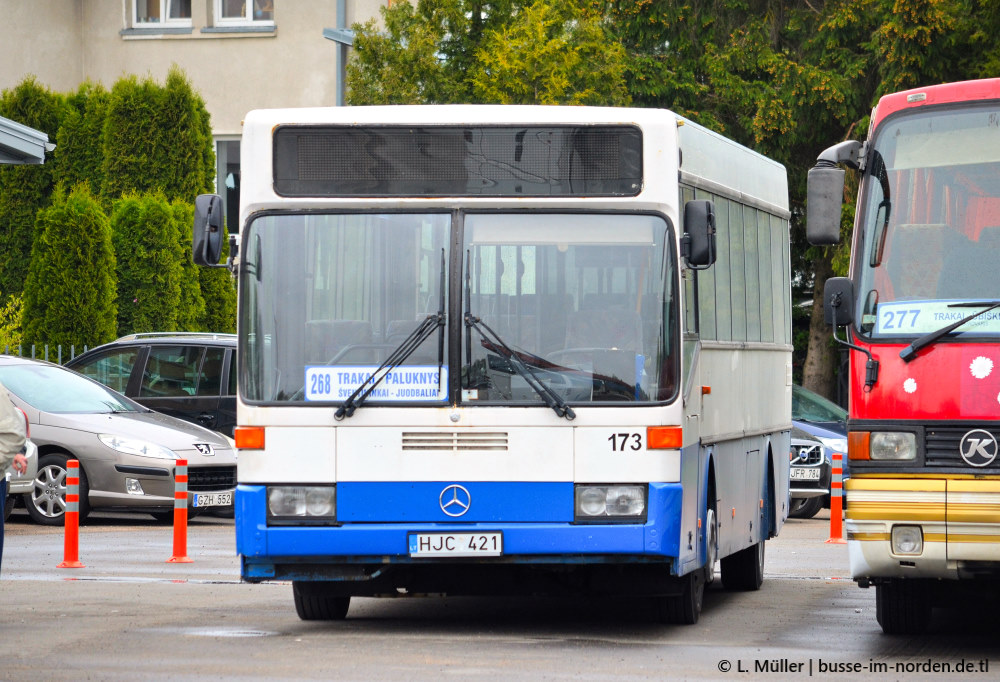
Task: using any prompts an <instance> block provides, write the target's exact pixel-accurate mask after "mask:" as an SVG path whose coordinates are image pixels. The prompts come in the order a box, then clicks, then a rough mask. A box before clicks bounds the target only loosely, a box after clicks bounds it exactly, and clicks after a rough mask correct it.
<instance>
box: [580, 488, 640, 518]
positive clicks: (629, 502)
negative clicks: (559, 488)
mask: <svg viewBox="0 0 1000 682" xmlns="http://www.w3.org/2000/svg"><path fill="white" fill-rule="evenodd" d="M575 492H576V494H575V498H576V503H575V513H574V520H575V521H576V522H578V523H579V522H591V523H594V522H600V523H606V522H609V521H617V522H627V523H644V522H645V520H646V486H645V485H577V486H576V487H575Z"/></svg>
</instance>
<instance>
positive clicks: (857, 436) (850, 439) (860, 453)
mask: <svg viewBox="0 0 1000 682" xmlns="http://www.w3.org/2000/svg"><path fill="white" fill-rule="evenodd" d="M870 437H871V433H869V432H868V431H851V432H850V433H848V434H847V459H871V451H870V450H869V449H868V441H869V439H870Z"/></svg>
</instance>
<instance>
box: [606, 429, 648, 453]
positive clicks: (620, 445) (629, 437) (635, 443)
mask: <svg viewBox="0 0 1000 682" xmlns="http://www.w3.org/2000/svg"><path fill="white" fill-rule="evenodd" d="M608 442H609V443H611V450H612V451H614V452H624V451H625V450H626V449H628V450H642V434H639V433H612V434H611V435H610V436H608Z"/></svg>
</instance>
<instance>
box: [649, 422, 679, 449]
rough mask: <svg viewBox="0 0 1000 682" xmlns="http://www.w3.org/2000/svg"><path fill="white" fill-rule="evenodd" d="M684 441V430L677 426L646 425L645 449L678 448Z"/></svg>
mask: <svg viewBox="0 0 1000 682" xmlns="http://www.w3.org/2000/svg"><path fill="white" fill-rule="evenodd" d="M683 441H684V432H683V430H682V429H681V427H679V426H647V427H646V449H647V450H679V449H680V447H681V445H682V443H683Z"/></svg>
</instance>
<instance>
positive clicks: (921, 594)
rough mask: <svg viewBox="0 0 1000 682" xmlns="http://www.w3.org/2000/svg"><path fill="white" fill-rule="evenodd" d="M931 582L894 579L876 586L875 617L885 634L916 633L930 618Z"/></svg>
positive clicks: (922, 629) (923, 628)
mask: <svg viewBox="0 0 1000 682" xmlns="http://www.w3.org/2000/svg"><path fill="white" fill-rule="evenodd" d="M929 590H930V585H929V584H928V583H927V581H924V580H907V579H905V578H893V579H890V580H888V581H886V582H884V583H880V584H878V585H876V586H875V619H876V620H877V621H878V624H879V625H881V626H882V632H884V633H885V634H887V635H919V634H920V633H922V632H924V631H925V630H927V625H928V623H929V621H930V618H931V599H930V593H929Z"/></svg>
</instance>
